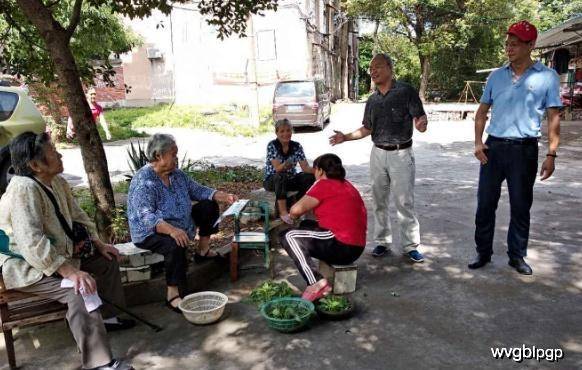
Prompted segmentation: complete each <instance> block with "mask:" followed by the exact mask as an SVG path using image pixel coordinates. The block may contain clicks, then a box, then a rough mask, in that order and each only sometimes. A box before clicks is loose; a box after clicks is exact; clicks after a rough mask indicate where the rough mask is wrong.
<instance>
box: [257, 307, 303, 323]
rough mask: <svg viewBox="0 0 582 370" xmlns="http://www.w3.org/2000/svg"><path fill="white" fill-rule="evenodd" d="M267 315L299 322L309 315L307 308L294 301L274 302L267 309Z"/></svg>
mask: <svg viewBox="0 0 582 370" xmlns="http://www.w3.org/2000/svg"><path fill="white" fill-rule="evenodd" d="M266 313H267V316H269V317H272V318H273V319H278V320H295V321H298V322H301V321H302V319H303V318H304V317H305V316H306V315H309V314H310V312H309V310H308V309H307V308H306V307H305V306H302V305H300V304H298V303H296V302H281V303H275V304H273V305H272V306H271V307H269V309H268V310H267V312H266Z"/></svg>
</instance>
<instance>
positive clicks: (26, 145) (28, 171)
mask: <svg viewBox="0 0 582 370" xmlns="http://www.w3.org/2000/svg"><path fill="white" fill-rule="evenodd" d="M50 141H51V137H50V136H49V135H48V134H47V133H46V132H43V133H40V134H35V133H34V132H24V133H22V134H20V135H18V136H17V137H15V138H14V139H12V141H10V159H11V161H12V168H13V169H14V173H15V174H16V175H18V176H31V175H34V171H33V170H32V168H30V161H33V160H40V161H46V158H45V151H44V149H45V148H44V147H45V144H47V143H49V142H50Z"/></svg>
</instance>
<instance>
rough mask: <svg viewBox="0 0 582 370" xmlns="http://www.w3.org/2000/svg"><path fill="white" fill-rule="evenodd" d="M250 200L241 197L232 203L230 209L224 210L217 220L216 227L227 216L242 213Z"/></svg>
mask: <svg viewBox="0 0 582 370" xmlns="http://www.w3.org/2000/svg"><path fill="white" fill-rule="evenodd" d="M248 202H249V199H239V200H237V201H236V202H234V203H233V204H231V205H230V207H228V209H227V210H226V211H224V213H223V214H221V215H220V217H219V218H218V220H216V222H215V223H214V226H213V227H216V226H217V225H218V224H219V223H220V222H221V221H222V220H224V219H225V218H226V217H228V216H232V215H235V214H237V213H240V211H242V209H243V208H245V206H246V205H247V203H248Z"/></svg>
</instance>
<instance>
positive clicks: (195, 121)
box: [105, 105, 273, 137]
mask: <svg viewBox="0 0 582 370" xmlns="http://www.w3.org/2000/svg"><path fill="white" fill-rule="evenodd" d="M105 117H106V118H107V122H108V123H109V125H110V127H111V134H112V135H114V131H113V128H114V127H116V128H118V129H120V130H121V129H126V130H127V129H130V130H138V129H139V128H141V127H182V128H197V129H204V130H207V131H213V132H218V133H220V134H223V135H227V136H237V135H240V136H246V137H251V136H256V135H260V134H264V133H268V132H271V131H272V130H273V122H272V119H271V110H270V109H269V108H264V109H261V112H260V121H261V124H260V125H259V127H258V128H256V127H253V126H250V125H247V124H245V121H247V120H248V119H247V117H248V112H247V110H246V109H241V108H233V107H230V106H215V107H202V106H193V105H191V106H179V105H173V106H170V105H156V106H153V107H145V108H118V109H112V110H108V111H106V112H105Z"/></svg>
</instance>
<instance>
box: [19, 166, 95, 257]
mask: <svg viewBox="0 0 582 370" xmlns="http://www.w3.org/2000/svg"><path fill="white" fill-rule="evenodd" d="M28 177H30V178H31V179H32V180H34V181H35V182H36V183H37V184H38V185H40V187H41V188H42V190H44V192H45V193H46V195H47V196H48V198H49V199H50V201H51V203H52V204H53V207H54V208H55V213H56V214H57V219H58V220H59V223H60V224H61V227H62V228H63V230H64V231H65V234H67V236H68V237H69V238H70V239H71V240H72V241H73V246H74V247H76V246H77V245H78V244H79V243H81V242H82V244H81V247H80V248H79V249H78V250H77V251H75V253H73V256H74V257H78V258H88V257H92V256H93V255H94V254H95V246H94V245H93V241H92V240H91V238H90V236H89V232H88V231H87V227H85V225H83V224H82V223H80V222H76V221H73V227H72V228H71V227H70V226H69V223H68V222H67V220H65V217H64V216H63V214H62V213H61V209H60V208H59V205H58V203H57V200H56V199H55V196H54V194H53V193H52V192H51V191H50V190H49V189H47V187H46V186H44V184H43V183H41V182H40V181H38V180H37V179H36V178H35V177H34V176H28Z"/></svg>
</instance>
